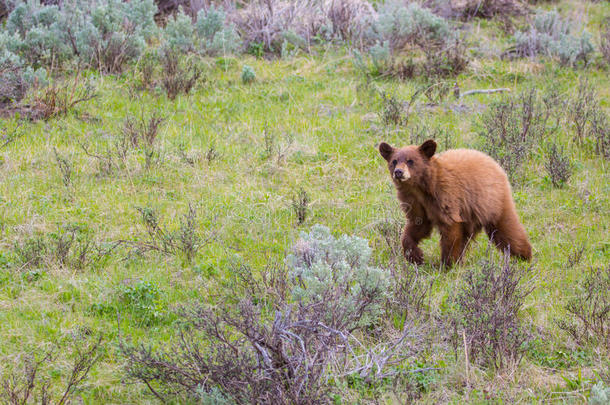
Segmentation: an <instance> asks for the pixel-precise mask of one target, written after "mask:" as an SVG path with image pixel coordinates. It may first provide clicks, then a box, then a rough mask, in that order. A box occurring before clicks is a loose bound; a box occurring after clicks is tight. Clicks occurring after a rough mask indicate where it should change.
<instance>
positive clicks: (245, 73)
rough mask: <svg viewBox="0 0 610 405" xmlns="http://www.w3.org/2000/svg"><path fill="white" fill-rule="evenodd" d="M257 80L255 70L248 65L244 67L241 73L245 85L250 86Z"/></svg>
mask: <svg viewBox="0 0 610 405" xmlns="http://www.w3.org/2000/svg"><path fill="white" fill-rule="evenodd" d="M254 80H256V73H254V69H252V68H251V67H250V66H248V65H244V68H243V69H242V71H241V81H242V82H243V83H244V84H250V83H252V82H254Z"/></svg>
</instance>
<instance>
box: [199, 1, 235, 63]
mask: <svg viewBox="0 0 610 405" xmlns="http://www.w3.org/2000/svg"><path fill="white" fill-rule="evenodd" d="M195 31H196V33H197V37H198V39H199V45H198V47H199V49H200V51H201V52H202V53H203V54H205V55H210V56H215V55H226V54H230V53H233V52H235V51H237V49H238V48H239V46H240V43H239V36H238V35H237V31H236V29H235V26H234V25H233V24H232V23H229V22H228V21H227V17H226V14H225V12H224V10H223V9H222V8H216V7H215V6H214V5H213V4H212V5H210V8H209V9H208V10H207V11H205V10H204V9H201V10H200V11H199V13H197V22H196V23H195Z"/></svg>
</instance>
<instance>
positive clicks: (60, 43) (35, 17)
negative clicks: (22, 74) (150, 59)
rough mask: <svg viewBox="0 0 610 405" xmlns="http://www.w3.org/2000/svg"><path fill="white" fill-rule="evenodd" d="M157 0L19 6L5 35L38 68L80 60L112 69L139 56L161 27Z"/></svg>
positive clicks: (35, 2)
mask: <svg viewBox="0 0 610 405" xmlns="http://www.w3.org/2000/svg"><path fill="white" fill-rule="evenodd" d="M155 12H156V6H155V4H154V2H153V0H132V1H130V2H123V1H120V0H100V1H99V2H91V1H87V0H68V1H65V2H63V3H62V4H61V6H56V5H50V6H45V5H42V4H41V3H40V1H38V0H28V1H27V2H24V3H21V4H19V5H18V6H17V7H15V9H14V10H13V11H12V12H11V14H10V15H9V17H8V19H7V23H6V27H5V29H4V31H3V32H2V34H0V35H3V36H4V37H5V42H6V43H7V49H8V50H9V51H11V52H13V53H15V54H17V55H19V56H20V57H22V58H23V59H24V61H26V62H27V63H28V64H30V65H34V66H37V65H39V64H41V65H45V66H51V65H56V64H58V63H62V62H65V61H69V60H73V59H79V60H80V61H82V62H84V63H86V64H88V65H90V66H91V67H93V68H98V69H100V70H101V71H104V72H109V73H117V72H120V71H121V70H122V69H123V67H124V65H125V63H127V62H129V61H131V60H133V59H135V58H137V57H138V56H139V55H140V53H141V52H142V50H143V48H144V46H145V45H146V40H147V39H149V38H150V37H151V36H152V34H153V33H154V32H155V30H156V25H155V22H154V19H153V17H154V14H155Z"/></svg>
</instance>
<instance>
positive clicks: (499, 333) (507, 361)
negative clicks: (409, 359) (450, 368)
mask: <svg viewBox="0 0 610 405" xmlns="http://www.w3.org/2000/svg"><path fill="white" fill-rule="evenodd" d="M488 255H489V256H488V258H486V259H485V260H483V261H482V262H481V263H480V264H479V265H478V266H477V267H476V268H475V269H472V270H470V271H468V272H467V274H466V276H465V279H464V282H463V284H462V285H461V286H460V288H459V289H458V291H457V294H456V296H455V297H454V298H453V312H452V313H451V320H450V323H451V324H452V326H453V330H454V332H453V336H452V342H453V344H454V348H455V350H456V353H457V348H458V347H461V346H462V345H463V344H465V345H466V349H467V351H468V358H469V361H472V362H475V363H480V364H482V365H484V366H491V367H493V368H495V369H501V368H503V367H508V366H517V365H518V364H519V362H520V360H521V358H522V357H523V355H524V353H525V344H526V343H527V341H528V340H529V334H528V332H527V330H526V327H525V326H524V325H523V321H522V320H521V318H520V313H521V311H522V309H523V303H524V300H525V298H526V297H527V296H528V295H529V294H530V293H531V291H532V290H531V289H530V290H528V289H526V288H524V286H523V285H522V280H523V278H524V277H525V275H526V270H524V269H523V268H520V267H518V264H516V263H514V262H511V261H510V258H509V255H508V254H504V256H503V258H502V259H501V260H500V261H498V260H496V259H494V258H493V256H492V253H491V250H490V251H489V253H488Z"/></svg>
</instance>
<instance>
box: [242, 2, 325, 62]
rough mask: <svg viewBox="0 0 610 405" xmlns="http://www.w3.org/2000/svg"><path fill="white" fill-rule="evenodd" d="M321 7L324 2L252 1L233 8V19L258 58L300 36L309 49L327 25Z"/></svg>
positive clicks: (299, 40) (247, 45) (250, 49)
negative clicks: (238, 7)
mask: <svg viewBox="0 0 610 405" xmlns="http://www.w3.org/2000/svg"><path fill="white" fill-rule="evenodd" d="M321 8H322V4H321V3H317V2H314V3H312V2H311V1H307V0H297V1H290V2H282V1H275V0H271V1H265V2H258V1H252V2H248V3H247V4H245V5H244V7H243V8H241V9H239V10H234V11H233V12H232V15H231V20H232V21H234V22H235V25H236V29H237V31H239V33H240V35H241V38H242V41H243V42H244V44H245V48H246V49H248V50H249V51H250V52H252V53H253V54H256V56H257V57H262V56H263V54H264V53H268V54H273V55H279V54H280V53H281V50H282V44H283V43H284V41H286V40H290V38H291V39H292V42H295V41H294V39H296V38H298V42H299V43H301V44H302V45H303V46H302V48H305V49H309V47H310V44H311V42H312V39H313V38H316V37H317V36H319V35H320V34H322V33H323V32H324V28H325V27H326V23H327V22H326V19H325V13H324V11H323V10H322V9H321ZM288 37H290V38H288Z"/></svg>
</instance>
